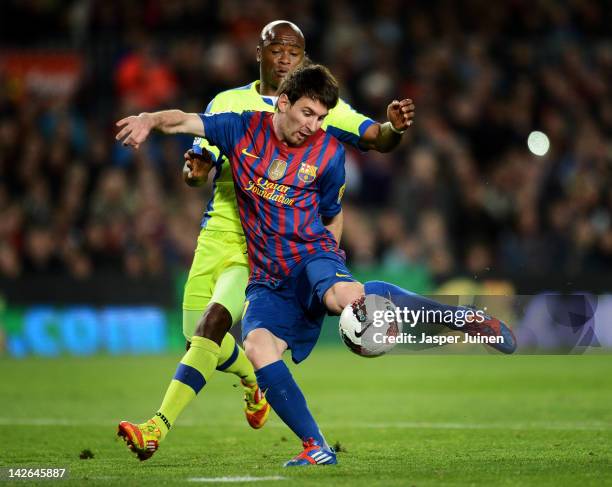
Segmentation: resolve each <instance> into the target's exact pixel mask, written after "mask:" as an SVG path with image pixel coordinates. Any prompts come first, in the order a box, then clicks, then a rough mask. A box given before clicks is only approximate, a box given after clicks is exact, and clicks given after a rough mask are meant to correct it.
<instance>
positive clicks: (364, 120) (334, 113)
mask: <svg viewBox="0 0 612 487" xmlns="http://www.w3.org/2000/svg"><path fill="white" fill-rule="evenodd" d="M375 123H376V122H374V120H372V119H371V118H369V117H366V116H365V115H362V114H361V113H359V112H357V111H355V110H354V109H353V108H352V107H351V106H350V105H349V104H348V103H346V102H345V101H344V100H342V99H340V100H338V104H337V105H336V106H335V107H334V108H333V109H331V110H330V112H329V114H328V115H327V117H325V121H324V122H323V129H324V130H326V131H327V132H328V133H330V134H332V135H333V136H334V137H336V139H338V140H339V141H341V142H344V143H345V144H350V145H352V146H354V147H356V148H357V149H359V150H362V147H360V146H359V139H361V137H362V136H363V134H364V133H365V131H366V130H367V129H368V127H369V126H370V125H373V124H375Z"/></svg>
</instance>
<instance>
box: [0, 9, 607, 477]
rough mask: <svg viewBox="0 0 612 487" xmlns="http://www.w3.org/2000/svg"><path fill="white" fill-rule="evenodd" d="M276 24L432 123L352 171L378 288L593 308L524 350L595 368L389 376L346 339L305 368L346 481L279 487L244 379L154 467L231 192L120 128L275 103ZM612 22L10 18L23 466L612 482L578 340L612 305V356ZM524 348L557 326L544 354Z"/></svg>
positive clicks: (503, 16)
mask: <svg viewBox="0 0 612 487" xmlns="http://www.w3.org/2000/svg"><path fill="white" fill-rule="evenodd" d="M277 18H286V19H290V20H292V21H294V22H296V23H297V24H298V25H299V26H300V27H301V28H302V30H303V31H304V33H305V36H306V39H307V51H308V53H309V55H310V56H311V58H312V59H313V60H315V61H317V62H322V63H325V64H327V65H329V67H330V68H331V70H332V72H333V73H334V74H335V75H336V76H337V77H338V78H339V79H340V81H341V83H342V94H343V96H344V98H345V99H346V100H347V101H349V102H350V103H351V104H352V105H353V106H354V107H355V108H356V109H358V110H360V111H361V112H363V113H366V114H368V115H371V116H372V117H373V118H376V119H377V120H381V121H382V120H384V117H385V114H384V109H385V107H386V105H387V103H388V102H389V101H390V100H391V99H393V98H396V97H404V96H407V97H410V98H412V99H414V100H415V104H416V107H417V112H416V123H415V125H414V126H413V128H412V129H411V130H410V134H407V135H406V136H405V137H404V138H405V139H406V140H405V141H404V142H403V144H402V145H401V147H400V148H399V149H398V150H396V151H395V152H393V153H392V154H389V155H379V154H377V153H374V152H368V153H356V152H353V151H351V152H350V154H349V156H348V159H347V172H348V184H347V190H346V196H345V212H346V218H345V230H344V237H343V247H344V248H345V249H346V251H347V255H348V260H349V267H350V268H351V269H355V271H356V275H357V276H358V277H360V278H362V279H369V278H384V279H387V280H389V281H391V282H395V283H398V284H401V285H403V286H405V287H407V288H409V289H411V290H414V291H416V292H421V293H436V292H438V293H442V294H446V295H464V296H465V295H469V296H475V295H506V296H508V295H509V296H513V295H514V296H515V297H514V298H512V299H514V300H516V302H519V303H520V302H526V301H525V300H527V301H528V300H530V299H532V298H533V297H534V296H536V295H540V293H543V292H551V291H552V292H560V293H566V294H567V293H569V294H571V293H579V294H578V295H577V296H578V299H577V301H573V304H572V300H570V303H569V304H567V303H565V304H562V303H561V300H558V301H556V302H555V306H553V307H552V308H551V307H550V306H548V307H547V303H546V299H547V298H545V297H544V298H543V299H544V308H540V309H548V310H550V309H554V308H555V307H556V306H557V305H559V306H560V308H559V309H561V313H556V314H555V313H551V312H546V313H539V314H538V313H536V314H535V315H534V314H532V315H529V316H531V318H530V319H527V318H524V319H523V318H521V317H520V316H518V317H517V318H518V319H517V320H516V321H514V320H513V321H512V324H513V325H515V326H516V328H517V331H518V333H519V337H520V338H519V343H520V346H521V345H538V346H539V349H538V351H540V352H553V353H555V352H559V351H568V350H574V351H575V352H576V351H577V352H578V353H581V352H584V351H587V352H589V353H587V354H585V355H581V356H576V355H574V356H570V355H565V356H547V357H541V356H533V355H529V356H527V355H522V356H512V357H500V356H499V355H497V354H496V355H488V354H486V353H484V351H483V350H481V349H480V348H478V349H477V350H476V349H470V350H469V352H470V353H472V352H474V353H475V354H470V355H468V356H457V355H453V354H437V355H433V356H432V355H427V356H426V355H423V354H417V353H415V354H412V353H411V354H407V355H390V356H387V357H383V358H380V359H376V360H365V359H361V358H359V357H356V356H353V355H351V354H350V353H349V352H348V351H347V350H346V349H344V348H343V347H341V346H340V343H339V338H338V337H337V334H336V331H335V325H336V321H335V320H330V321H329V322H328V323H327V324H326V327H325V332H324V336H323V343H325V344H327V345H329V346H327V347H317V349H316V350H315V352H314V354H313V356H312V358H310V359H309V361H308V362H307V363H306V364H305V365H304V366H300V367H297V368H293V369H292V370H293V372H294V374H295V376H296V378H297V380H298V382H299V383H300V384H301V385H302V387H303V389H304V391H305V393H306V394H307V397H308V398H309V402H310V404H311V407H312V409H313V411H314V414H315V415H316V416H317V418H319V420H320V423H321V424H322V427H323V428H324V430H325V432H326V434H327V435H328V436H329V438H330V439H331V441H333V442H336V441H340V442H341V446H342V448H340V450H341V452H340V454H339V455H340V457H339V458H340V461H341V465H340V466H339V467H338V468H337V469H333V471H330V470H325V469H324V470H319V469H314V470H316V471H315V472H312V471H310V472H289V473H287V472H285V471H282V470H280V469H279V468H277V467H278V466H279V465H280V464H282V462H283V461H284V460H286V459H287V458H289V456H290V455H292V454H295V447H296V445H295V444H294V443H293V442H292V441H288V440H287V437H290V435H289V433H288V431H287V430H286V428H285V427H284V425H282V424H281V422H280V421H279V420H278V419H277V418H275V417H272V418H271V419H270V421H269V424H268V425H267V426H266V428H264V429H263V430H261V431H257V432H255V431H250V430H248V429H247V428H246V426H245V425H244V424H243V419H242V412H241V399H240V393H239V390H232V388H231V387H229V386H228V385H232V384H234V385H235V383H236V382H237V381H236V380H233V379H232V378H230V377H228V376H227V375H223V374H218V376H217V375H216V376H215V377H214V380H212V381H210V383H209V384H208V385H207V387H206V389H205V390H204V391H203V393H202V394H201V396H203V397H200V398H198V400H197V401H194V403H193V404H192V405H191V406H190V407H189V408H187V410H186V411H185V413H184V415H183V416H182V417H181V419H180V421H179V422H178V423H177V425H176V427H175V428H173V432H172V434H171V436H170V437H169V439H168V441H166V442H165V443H164V444H163V446H162V449H161V450H160V452H159V453H158V454H156V455H157V457H156V458H154V459H152V460H151V461H149V462H145V463H143V464H139V463H138V462H136V461H135V460H134V459H133V458H131V457H129V456H128V454H127V452H126V451H125V450H124V447H123V445H121V446H119V445H118V444H115V443H114V442H113V437H114V429H115V428H116V424H117V421H118V420H120V419H129V420H134V421H138V420H142V419H144V418H146V417H147V415H150V414H152V413H153V412H154V411H155V408H156V407H157V406H158V405H159V401H160V400H161V398H162V395H163V393H164V390H165V388H166V386H167V383H168V380H169V378H170V377H171V375H172V373H173V370H174V367H175V365H176V362H177V360H178V358H179V357H180V356H181V354H182V352H181V350H182V349H183V347H184V342H183V339H182V335H181V323H180V319H181V309H180V302H181V295H182V285H183V282H184V279H185V275H186V272H187V269H188V267H189V265H190V262H191V258H192V253H193V250H194V247H195V242H196V235H197V233H198V230H199V222H200V219H201V215H202V211H203V208H204V206H205V204H206V202H207V200H208V198H209V196H210V187H209V186H207V187H206V188H203V189H201V190H195V189H193V188H188V187H187V186H186V185H184V183H183V181H182V177H181V167H182V153H183V151H184V149H185V148H186V147H189V145H190V138H182V139H181V138H178V137H169V138H161V137H155V138H153V140H151V141H150V143H148V144H147V146H146V148H145V149H144V150H141V151H139V152H133V151H130V150H126V149H124V148H123V147H121V146H119V145H117V144H116V143H115V142H114V134H115V129H114V126H113V124H114V121H115V120H118V119H119V118H121V117H122V116H124V115H126V114H129V113H136V112H139V111H143V110H155V109H162V108H167V107H181V108H182V109H185V110H190V111H200V110H202V109H203V107H204V106H206V104H207V103H208V101H209V100H210V99H211V97H213V96H214V95H215V94H216V93H217V92H219V91H220V90H223V89H226V88H228V87H234V86H240V85H244V84H246V83H248V82H250V81H252V80H254V79H256V78H257V76H258V71H257V65H256V62H255V43H256V40H257V35H258V33H259V31H260V29H261V27H262V26H263V25H264V24H265V23H267V22H268V21H270V20H273V19H277ZM610 25H612V10H611V9H610V8H609V5H608V4H607V3H606V2H587V1H567V2H561V1H547V0H538V1H528V0H514V1H504V2H494V3H491V2H488V1H484V0H467V1H461V2H453V1H431V2H417V1H415V2H401V1H393V0H391V1H390V0H379V1H376V2H352V1H346V0H338V1H330V2H325V1H314V0H313V1H302V2H299V3H297V2H296V3H293V2H286V1H263V0H251V1H236V0H234V1H232V0H228V1H195V0H173V1H165V0H150V1H122V2H119V1H102V0H74V1H60V0H23V1H19V0H7V1H3V2H0V377H1V380H0V406H1V408H0V467H6V466H67V467H68V468H69V469H70V471H71V474H70V475H71V477H72V478H73V480H72V481H70V480H69V481H67V484H68V485H83V483H84V482H87V483H89V484H90V485H97V484H105V485H106V484H108V483H121V484H123V485H126V484H129V485H138V484H140V485H145V483H146V484H147V485H150V484H151V483H153V484H157V483H165V484H173V483H182V482H184V480H185V479H187V478H191V477H194V476H197V477H199V476H201V475H206V476H207V478H208V480H210V477H214V478H217V477H220V478H221V477H222V478H225V479H226V480H227V476H237V477H241V476H244V475H251V476H254V477H258V476H262V475H264V476H266V475H267V476H272V477H276V476H279V475H282V476H283V477H285V478H286V477H287V476H291V478H292V485H315V484H316V485H321V484H323V485H340V484H346V485H351V486H355V485H367V486H371V485H385V486H391V485H419V486H422V485H439V484H446V485H448V484H452V485H464V484H467V485H477V484H480V485H498V484H504V485H536V484H545V485H555V486H558V485H581V486H586V485H597V486H599V485H604V484H606V483H607V484H610V483H612V478H611V477H610V475H611V470H610V468H609V467H610V465H611V464H612V453H611V451H612V450H611V448H610V445H612V436H611V431H612V426H611V425H612V413H611V412H610V408H609V405H610V404H611V403H612V383H611V382H610V381H611V379H610V377H612V376H611V375H610V371H611V367H610V355H609V354H607V353H605V351H604V353H601V352H602V350H601V348H595V347H591V349H585V348H584V347H582V348H580V347H578V349H576V347H575V345H576V344H577V338H582V337H583V336H586V335H585V334H582V333H579V334H578V335H579V336H578V337H577V336H576V334H575V333H572V332H573V331H574V329H575V328H573V327H574V325H576V319H575V318H576V316H578V327H580V325H582V324H584V323H585V322H587V321H588V322H589V323H591V324H592V323H593V322H594V321H595V320H594V319H592V318H593V314H595V308H597V313H599V314H598V326H599V328H598V329H597V343H598V344H602V345H608V346H612V328H611V327H610V326H609V323H610V320H609V316H611V315H612V296H611V294H612V280H611V279H610V275H612V274H611V271H612V223H611V208H612V164H611V163H612V42H611V40H610V35H609V27H610ZM533 130H541V131H543V132H544V133H546V134H547V136H548V137H549V139H550V143H551V147H550V150H549V152H548V153H547V154H546V155H545V156H544V157H537V156H535V155H533V154H532V153H531V152H529V150H528V149H527V144H526V140H527V137H528V134H529V133H530V132H531V131H533ZM580 293H587V294H580ZM580 296H586V297H585V298H582V297H580ZM482 299H484V298H482ZM494 299H496V298H494ZM504 302H505V303H506V304H507V301H504V299H502V300H501V305H502V307H503V306H504ZM540 303H541V301H540ZM548 304H550V303H548ZM514 311H516V310H514ZM536 311H537V310H536ZM553 315H554V316H553ZM525 323H527V325H528V324H529V323H537V324H539V325H541V324H544V325H546V326H544V325H542V327H541V328H540V329H538V330H536V331H537V333H536V335H537V337H536V340H535V341H534V340H533V334H532V335H529V334H528V333H527V334H525V333H523V331H524V330H525V327H526V326H527V325H525ZM555 323H557V324H561V325H562V327H563V328H562V329H561V328H560V327H558V326H557V327H555V326H553V325H555ZM549 325H550V326H549ZM585 329H586V328H585ZM590 330H593V328H590ZM531 331H534V330H531ZM587 331H588V330H587ZM534 333H535V332H534ZM530 336H531V341H529V339H530V338H529V337H530ZM587 338H588V337H587ZM591 339H592V337H591V338H589V339H588V340H587V343H590V344H593V342H592V341H589V340H591ZM454 351H457V350H454ZM458 351H459V352H461V351H462V350H458ZM528 351H530V352H533V351H534V349H533V348H531V349H528ZM429 352H430V351H427V353H429ZM448 352H453V350H448ZM477 352H480V355H476V353H477ZM134 354H135V355H136V356H131V355H134ZM83 355H86V357H83ZM90 454H91V456H93V458H91V457H90ZM83 459H85V461H84V460H83ZM87 459H89V460H87ZM2 475H3V471H2V470H1V469H0V477H1V476H2ZM231 478H233V479H236V477H231ZM230 480H231V479H230ZM271 480H274V478H273V479H271ZM277 480H278V479H277Z"/></svg>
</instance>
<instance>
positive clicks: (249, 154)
mask: <svg viewBox="0 0 612 487" xmlns="http://www.w3.org/2000/svg"><path fill="white" fill-rule="evenodd" d="M242 153H243V154H244V155H245V156H249V157H254V158H255V159H259V156H256V155H255V154H251V153H250V152H249V151H248V150H246V149H242Z"/></svg>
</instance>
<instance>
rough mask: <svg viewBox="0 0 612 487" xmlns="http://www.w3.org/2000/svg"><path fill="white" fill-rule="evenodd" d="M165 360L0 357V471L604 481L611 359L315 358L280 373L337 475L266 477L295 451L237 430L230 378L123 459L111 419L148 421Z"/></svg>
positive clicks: (287, 439) (611, 412) (610, 423)
mask: <svg viewBox="0 0 612 487" xmlns="http://www.w3.org/2000/svg"><path fill="white" fill-rule="evenodd" d="M179 358H180V357H179V356H169V355H165V356H154V357H153V356H146V357H108V356H98V357H92V358H60V359H26V360H12V359H8V358H3V359H0V374H1V377H2V380H1V382H0V398H1V399H0V404H1V408H0V466H4V467H6V466H14V467H17V466H45V467H58V466H59V467H68V468H69V469H70V479H69V480H65V481H62V483H61V484H60V485H111V484H123V485H170V484H172V485H174V484H177V485H192V482H189V479H200V481H202V479H209V480H210V479H214V478H225V480H232V478H234V477H247V476H248V477H251V478H252V479H255V478H261V477H275V479H274V480H267V481H261V482H256V483H254V485H272V486H274V485H278V486H282V485H291V486H293V485H317V486H321V485H323V486H327V485H334V486H335V485H350V486H360V485H363V486H372V485H384V486H394V485H398V486H399V485H402V486H404V485H407V486H412V485H414V486H429V485H436V486H437V485H453V486H455V485H456V486H458V485H487V486H488V485H551V486H558V485H580V486H586V485H597V486H599V485H605V484H608V485H612V374H611V372H612V356H610V355H586V356H512V357H506V356H499V355H477V356H476V355H474V356H457V355H453V356H448V355H446V356H442V355H435V356H434V355H395V356H387V357H382V358H378V359H362V358H359V357H356V356H353V355H352V354H351V353H350V352H348V351H346V350H344V349H342V348H334V347H322V348H320V349H318V350H315V352H314V353H313V355H312V357H311V358H309V359H308V360H307V361H306V362H305V363H304V364H302V365H300V366H298V367H294V368H293V371H294V374H295V377H296V379H297V381H298V383H299V384H300V385H301V386H302V388H303V390H304V392H305V395H306V397H307V399H308V401H309V405H310V407H311V410H312V411H313V413H314V415H315V417H316V418H317V420H318V421H319V424H320V425H321V427H322V429H323V431H324V433H325V435H326V437H327V439H328V440H329V441H330V442H331V443H335V442H336V441H339V442H340V444H341V445H342V447H343V450H346V451H342V452H341V453H339V462H340V465H338V466H335V467H316V468H302V469H283V468H282V467H281V465H282V463H283V462H284V461H285V460H287V459H289V458H290V457H292V456H293V455H294V454H296V453H297V452H298V451H299V450H300V448H299V447H300V445H299V444H298V442H297V441H296V440H295V438H294V437H293V435H292V433H291V432H290V431H289V430H288V429H287V428H286V427H285V426H284V425H283V424H282V423H281V421H280V420H279V419H278V418H277V417H276V416H274V415H271V416H272V417H271V419H270V420H269V422H268V424H267V425H266V426H265V427H264V428H263V429H262V430H260V431H254V430H251V429H250V428H249V427H248V425H247V424H246V422H245V420H244V417H243V414H242V396H241V391H240V389H238V388H235V387H233V386H234V385H235V384H237V380H235V379H234V378H233V377H232V376H228V375H227V374H221V373H217V374H216V375H215V377H214V378H213V380H212V381H210V383H209V384H208V385H207V386H206V387H205V388H204V389H203V391H202V393H201V394H200V396H199V397H198V398H197V399H196V401H194V403H192V404H191V405H190V406H189V407H188V408H187V410H186V411H185V413H184V414H183V416H182V417H181V418H180V419H179V421H178V423H177V425H176V426H175V428H174V429H173V430H172V431H171V432H170V434H169V435H168V437H167V440H166V441H165V442H164V443H163V444H162V445H161V448H160V450H159V451H158V452H157V453H156V454H155V455H154V456H153V458H152V459H150V460H148V461H146V462H139V461H138V460H136V458H135V457H133V456H132V455H131V454H130V453H129V452H128V451H127V449H126V447H125V445H124V444H123V442H121V441H117V440H116V439H115V438H116V436H115V434H116V424H117V422H118V421H119V420H121V419H128V420H131V421H141V420H144V419H145V418H147V417H149V416H150V415H151V414H152V413H154V412H155V411H156V408H157V406H158V405H159V403H160V402H161V398H162V395H163V393H164V391H165V388H166V385H167V383H168V381H169V379H170V378H171V376H172V374H173V373H174V369H175V367H176V362H177V361H178V359H179ZM86 449H88V450H91V451H92V452H93V454H94V457H93V458H92V459H84V460H82V459H80V458H79V454H80V453H81V452H82V451H83V450H86ZM233 480H236V479H233ZM236 483H238V482H236ZM12 484H14V483H12ZM26 484H27V482H23V481H21V482H19V483H17V484H15V485H26ZM7 485H8V484H7ZM45 485H49V484H48V483H46V484H45ZM204 485H216V484H215V483H213V482H211V483H206V484H204ZM219 485H221V484H219ZM222 485H232V483H223V484H222ZM242 485H246V484H242Z"/></svg>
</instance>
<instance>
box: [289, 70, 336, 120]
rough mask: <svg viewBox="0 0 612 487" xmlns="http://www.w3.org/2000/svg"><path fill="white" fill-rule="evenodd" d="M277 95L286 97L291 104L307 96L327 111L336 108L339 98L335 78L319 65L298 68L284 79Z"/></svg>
mask: <svg viewBox="0 0 612 487" xmlns="http://www.w3.org/2000/svg"><path fill="white" fill-rule="evenodd" d="M277 93H278V96H280V95H282V94H283V93H284V94H285V95H287V98H289V101H290V102H291V104H294V103H295V102H296V101H298V100H299V99H300V98H302V97H303V96H307V97H308V98H312V99H313V100H316V101H319V102H321V103H322V104H323V105H325V106H326V107H327V109H328V110H331V109H332V108H334V107H335V106H336V104H337V103H338V98H339V96H340V95H339V90H338V82H337V81H336V78H334V76H333V75H332V74H331V73H330V72H329V69H327V68H326V67H325V66H323V65H321V64H310V65H308V66H300V67H299V68H297V69H296V70H295V71H293V72H292V73H291V74H289V76H287V77H286V78H285V79H284V81H283V82H282V83H281V85H280V86H279V87H278V92H277Z"/></svg>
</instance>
